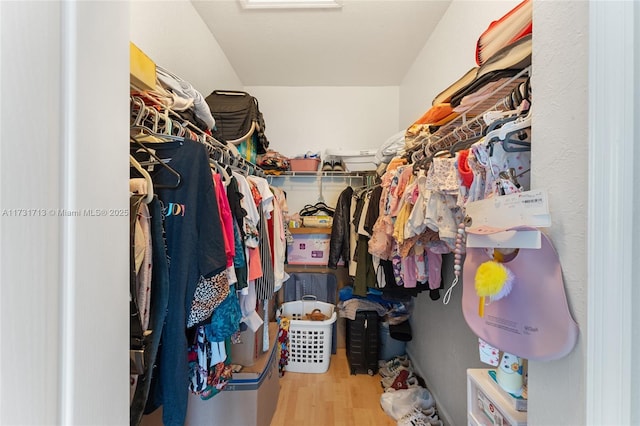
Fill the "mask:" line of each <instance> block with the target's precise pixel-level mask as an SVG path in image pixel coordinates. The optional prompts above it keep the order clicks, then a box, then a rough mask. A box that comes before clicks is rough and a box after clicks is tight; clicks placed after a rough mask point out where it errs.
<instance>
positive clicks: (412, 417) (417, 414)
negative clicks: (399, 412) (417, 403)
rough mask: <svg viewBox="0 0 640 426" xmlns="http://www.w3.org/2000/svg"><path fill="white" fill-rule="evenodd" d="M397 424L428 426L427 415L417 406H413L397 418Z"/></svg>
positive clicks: (400, 425) (401, 425) (402, 425)
mask: <svg viewBox="0 0 640 426" xmlns="http://www.w3.org/2000/svg"><path fill="white" fill-rule="evenodd" d="M398 426H430V423H429V417H427V416H426V415H425V414H424V413H423V412H422V411H420V410H419V409H418V408H414V409H413V410H411V411H410V412H409V413H407V414H405V415H404V416H402V417H400V419H398Z"/></svg>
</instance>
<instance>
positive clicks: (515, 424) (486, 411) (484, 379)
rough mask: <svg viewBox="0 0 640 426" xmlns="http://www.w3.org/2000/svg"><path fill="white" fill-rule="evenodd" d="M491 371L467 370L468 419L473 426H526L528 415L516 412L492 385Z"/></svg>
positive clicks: (481, 369)
mask: <svg viewBox="0 0 640 426" xmlns="http://www.w3.org/2000/svg"><path fill="white" fill-rule="evenodd" d="M491 380H493V379H491V377H489V370H488V369H484V368H470V369H468V370H467V418H468V423H469V425H473V426H479V425H482V426H526V424H527V413H526V412H523V411H516V410H515V408H513V406H512V404H511V403H510V401H508V400H507V399H506V397H505V396H504V394H502V393H501V392H499V391H498V389H496V388H495V386H494V385H493V383H491Z"/></svg>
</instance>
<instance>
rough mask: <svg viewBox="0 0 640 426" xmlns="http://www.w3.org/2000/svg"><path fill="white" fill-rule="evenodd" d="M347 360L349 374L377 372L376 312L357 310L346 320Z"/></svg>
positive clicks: (371, 373)
mask: <svg viewBox="0 0 640 426" xmlns="http://www.w3.org/2000/svg"><path fill="white" fill-rule="evenodd" d="M346 322H347V324H346V334H345V338H346V347H347V360H348V361H349V368H350V369H351V374H357V373H367V374H369V375H370V376H373V375H374V374H375V373H377V372H378V313H377V312H375V311H358V312H357V313H356V319H355V320H349V319H348V320H347V321H346Z"/></svg>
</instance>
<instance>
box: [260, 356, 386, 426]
mask: <svg viewBox="0 0 640 426" xmlns="http://www.w3.org/2000/svg"><path fill="white" fill-rule="evenodd" d="M380 395H382V386H380V376H379V375H377V374H376V375H373V376H369V375H368V374H356V375H351V372H350V370H349V364H348V362H347V357H346V354H345V350H344V348H338V350H337V353H336V354H335V355H332V357H331V364H330V366H329V371H328V372H326V373H324V374H305V373H290V372H286V373H285V375H284V377H281V378H280V396H279V399H278V408H277V409H276V412H275V414H274V416H273V419H272V420H271V426H289V425H300V426H364V425H371V426H395V425H396V422H395V421H394V420H393V419H391V417H389V416H388V415H387V414H385V412H384V411H383V410H382V408H381V407H380Z"/></svg>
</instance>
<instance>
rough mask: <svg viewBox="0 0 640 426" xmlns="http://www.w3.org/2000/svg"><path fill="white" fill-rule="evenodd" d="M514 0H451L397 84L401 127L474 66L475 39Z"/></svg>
mask: <svg viewBox="0 0 640 426" xmlns="http://www.w3.org/2000/svg"><path fill="white" fill-rule="evenodd" d="M518 3H520V2H519V1H516V0H496V1H487V0H474V1H469V0H454V1H453V2H451V4H450V5H449V8H448V9H447V12H446V14H445V15H444V16H443V17H442V19H441V20H440V22H439V23H438V26H437V27H436V29H435V30H434V31H433V33H432V34H431V36H430V37H429V40H427V43H426V44H425V45H424V48H423V49H422V51H421V52H420V54H419V55H418V57H417V58H416V60H415V62H414V63H413V65H412V66H411V68H410V69H409V71H408V72H407V75H406V76H405V78H404V80H403V81H402V84H401V85H400V99H401V102H400V126H401V127H402V128H406V127H409V126H410V125H411V124H412V123H413V122H414V121H415V120H416V119H418V118H419V117H420V116H421V115H422V114H423V113H424V112H426V111H427V110H428V109H429V108H430V107H431V102H432V101H433V98H435V97H436V95H437V94H438V93H440V92H442V91H443V90H444V89H446V88H447V87H449V86H450V85H451V84H452V83H454V82H455V81H457V80H458V79H459V78H460V77H462V76H463V75H464V74H465V73H466V72H467V71H469V70H470V69H471V68H473V67H476V66H477V65H476V61H475V52H476V42H477V41H478V37H480V34H482V33H483V32H484V31H485V30H486V29H487V27H488V26H489V23H491V21H494V20H496V19H499V18H500V17H502V16H503V15H504V14H505V13H506V12H508V11H509V10H511V9H512V8H513V7H514V6H515V5H517V4H518Z"/></svg>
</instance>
